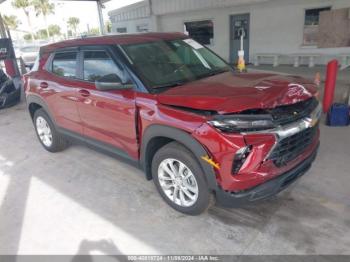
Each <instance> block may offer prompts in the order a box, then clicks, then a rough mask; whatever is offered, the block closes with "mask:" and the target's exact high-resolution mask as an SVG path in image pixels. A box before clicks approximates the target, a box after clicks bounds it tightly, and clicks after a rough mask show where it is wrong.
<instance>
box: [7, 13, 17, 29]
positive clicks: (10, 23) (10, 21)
mask: <svg viewBox="0 0 350 262" xmlns="http://www.w3.org/2000/svg"><path fill="white" fill-rule="evenodd" d="M3 19H4V23H5V25H6V26H7V27H8V28H9V29H10V30H16V29H17V27H18V25H19V24H20V22H19V21H18V19H17V17H16V16H15V15H10V16H7V15H4V16H3Z"/></svg>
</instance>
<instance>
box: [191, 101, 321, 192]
mask: <svg viewBox="0 0 350 262" xmlns="http://www.w3.org/2000/svg"><path fill="white" fill-rule="evenodd" d="M320 116H321V106H320V104H319V102H318V101H317V99H316V98H314V97H313V98H310V99H307V100H305V101H302V102H298V103H295V104H292V105H284V106H278V107H276V108H272V109H252V110H246V111H243V112H240V113H237V114H229V115H219V114H217V115H214V116H212V118H211V119H210V120H209V121H208V122H207V124H206V125H203V126H202V127H201V128H199V129H198V130H197V131H196V134H197V136H196V137H197V139H199V140H201V142H203V143H204V144H206V143H209V146H208V148H210V149H211V150H210V151H211V153H212V157H213V159H215V161H216V162H217V163H219V164H220V170H217V172H219V173H220V176H218V177H219V179H220V181H219V184H220V185H221V187H222V188H223V189H224V190H228V191H230V192H240V191H242V190H245V189H247V188H251V187H252V186H256V185H258V184H261V183H263V182H265V181H267V180H270V179H272V178H274V177H276V176H278V175H281V174H283V173H285V172H287V171H288V170H290V169H292V168H294V167H296V166H297V165H298V164H299V163H300V162H301V161H303V160H304V159H306V158H307V157H309V156H310V155H311V154H312V153H313V152H314V151H315V150H316V148H317V146H318V140H319V130H318V121H319V118H320ZM215 130H216V131H215ZM217 131H219V132H217ZM214 133H217V134H214ZM196 134H195V135H196ZM204 134H205V136H204ZM206 137H207V138H206ZM209 137H211V138H213V139H212V140H210V139H209Z"/></svg>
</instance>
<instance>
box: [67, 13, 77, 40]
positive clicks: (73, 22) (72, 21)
mask: <svg viewBox="0 0 350 262" xmlns="http://www.w3.org/2000/svg"><path fill="white" fill-rule="evenodd" d="M79 23H80V20H79V18H78V17H69V19H68V21H67V24H68V26H69V28H71V29H72V30H73V31H74V35H75V36H76V35H77V27H78V25H79Z"/></svg>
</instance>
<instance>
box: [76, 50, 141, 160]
mask: <svg viewBox="0 0 350 262" xmlns="http://www.w3.org/2000/svg"><path fill="white" fill-rule="evenodd" d="M112 54H113V53H112V52H110V51H109V50H108V49H104V48H98V47H97V48H96V47H94V48H88V47H87V48H84V49H83V50H82V51H81V59H80V63H81V68H82V70H81V74H82V76H81V78H82V79H83V81H82V82H81V89H80V90H79V93H80V97H79V102H78V110H79V114H80V117H81V121H82V124H83V132H84V135H85V136H87V137H89V138H92V139H94V140H98V141H100V142H102V143H104V144H106V146H113V147H115V148H118V149H121V150H122V152H126V153H128V155H129V156H131V157H133V158H135V157H137V152H138V150H137V149H138V144H137V136H136V125H135V114H136V106H135V91H134V90H133V89H124V90H106V91H101V90H97V89H96V86H95V81H96V80H99V79H100V78H101V77H103V76H106V75H112V74H113V75H115V77H116V78H119V79H120V81H122V79H123V78H125V76H124V73H123V70H122V69H121V66H120V65H118V64H117V63H116V61H115V60H116V59H115V58H114V57H113V55H112ZM112 57H113V58H112Z"/></svg>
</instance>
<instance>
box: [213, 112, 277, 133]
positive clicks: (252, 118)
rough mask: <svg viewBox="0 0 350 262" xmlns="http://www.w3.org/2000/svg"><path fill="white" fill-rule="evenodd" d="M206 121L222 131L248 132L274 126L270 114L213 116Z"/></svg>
mask: <svg viewBox="0 0 350 262" xmlns="http://www.w3.org/2000/svg"><path fill="white" fill-rule="evenodd" d="M208 123H209V124H210V125H212V126H214V127H216V128H217V129H219V130H221V131H223V132H236V133H238V132H249V131H260V130H266V129H271V128H274V127H275V125H274V123H273V120H272V117H271V115H227V116H215V117H214V118H213V120H210V121H208Z"/></svg>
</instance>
